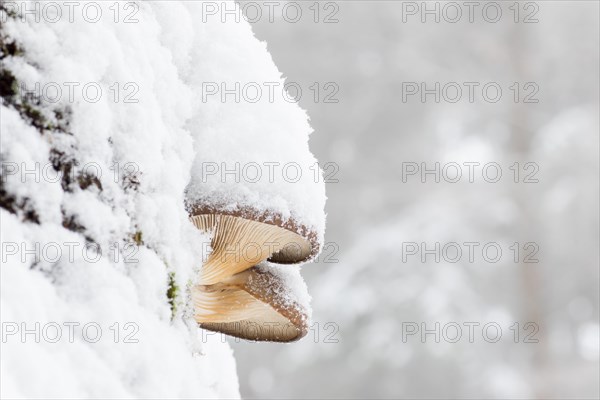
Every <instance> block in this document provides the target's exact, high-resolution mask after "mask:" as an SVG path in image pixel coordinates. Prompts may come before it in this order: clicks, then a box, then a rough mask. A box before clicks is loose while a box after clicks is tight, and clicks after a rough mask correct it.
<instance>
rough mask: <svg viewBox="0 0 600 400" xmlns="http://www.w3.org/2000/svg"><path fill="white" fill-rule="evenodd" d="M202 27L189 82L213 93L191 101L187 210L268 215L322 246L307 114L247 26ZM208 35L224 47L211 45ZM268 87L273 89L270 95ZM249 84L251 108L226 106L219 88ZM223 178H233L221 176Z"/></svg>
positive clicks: (242, 103)
mask: <svg viewBox="0 0 600 400" xmlns="http://www.w3.org/2000/svg"><path fill="white" fill-rule="evenodd" d="M198 6H199V5H198ZM232 7H233V4H232ZM228 21H229V20H228ZM202 26H203V29H204V30H205V33H206V34H205V35H202V36H200V37H198V38H197V40H198V44H197V45H196V46H195V49H198V50H197V51H193V52H192V54H191V57H192V65H194V66H195V68H194V71H193V73H192V74H191V76H190V80H191V81H192V82H194V86H196V87H203V88H204V89H207V88H208V87H210V88H211V89H212V90H218V93H217V94H214V95H208V94H207V91H203V92H202V93H200V92H199V93H196V96H195V99H194V105H193V109H194V117H193V118H192V119H191V120H190V121H189V124H188V128H189V130H190V131H191V132H192V134H193V136H194V139H195V140H194V145H195V151H196V158H195V162H194V167H193V172H192V179H191V182H190V185H189V186H188V188H187V203H188V205H198V204H200V205H208V206H212V207H213V208H216V209H218V210H223V211H230V212H231V211H236V210H239V209H248V208H249V209H253V210H255V211H256V212H257V213H259V214H262V213H272V214H274V215H278V216H280V217H281V218H282V219H284V220H288V219H291V220H293V221H295V222H296V223H297V225H299V226H305V227H306V228H308V229H309V230H312V231H315V232H316V233H317V237H318V241H319V242H322V238H323V231H324V225H325V215H324V205H325V199H326V197H325V188H324V183H323V179H322V176H321V175H322V174H321V171H320V170H319V169H318V167H317V160H316V159H315V157H314V156H313V155H312V154H311V152H310V150H309V147H308V138H309V135H310V133H311V131H312V129H311V127H310V125H309V123H308V117H307V115H306V113H305V111H303V110H302V109H301V108H300V107H299V106H298V104H296V103H292V102H290V101H289V99H288V100H286V99H285V98H284V96H283V94H282V90H283V87H284V83H285V81H284V79H283V78H282V76H281V73H280V72H279V71H278V69H277V67H276V66H275V64H274V63H273V60H272V58H271V56H270V54H269V52H268V51H267V48H266V44H265V43H263V42H260V41H259V40H258V39H257V38H255V37H254V36H253V34H252V32H251V28H250V24H249V23H247V22H246V21H244V20H241V22H239V23H236V22H235V21H234V20H233V19H231V20H230V22H228V23H221V22H220V21H213V19H209V21H207V23H203V24H202ZM213 35H218V36H219V37H222V38H223V40H222V41H220V42H219V43H210V42H209V39H208V38H210V37H211V36H213ZM200 50H201V51H200ZM210 60H215V61H214V62H211V61H210ZM217 60H218V62H217ZM265 83H267V84H271V85H276V86H274V87H275V89H274V94H273V95H272V96H270V93H269V87H268V86H266V85H265ZM247 84H250V85H253V86H254V85H255V84H256V85H257V86H258V87H260V88H261V90H262V95H261V96H260V97H259V98H258V99H257V100H256V101H255V102H249V101H247V100H248V99H245V98H244V96H243V95H242V96H241V98H240V99H239V102H236V101H235V100H236V99H235V98H234V97H235V96H234V95H233V94H229V95H227V96H226V97H225V99H224V101H223V99H222V97H221V95H222V94H223V89H226V90H233V89H235V88H236V85H238V86H239V87H240V91H241V88H243V87H244V86H245V85H247ZM215 88H217V89H215ZM252 93H254V92H252ZM252 100H253V101H254V94H253V95H252ZM226 171H237V172H234V173H229V174H226V175H224V173H225V172H226ZM257 171H258V174H260V178H257V177H258V176H259V175H258V174H257ZM236 174H237V177H236ZM257 179H258V180H257Z"/></svg>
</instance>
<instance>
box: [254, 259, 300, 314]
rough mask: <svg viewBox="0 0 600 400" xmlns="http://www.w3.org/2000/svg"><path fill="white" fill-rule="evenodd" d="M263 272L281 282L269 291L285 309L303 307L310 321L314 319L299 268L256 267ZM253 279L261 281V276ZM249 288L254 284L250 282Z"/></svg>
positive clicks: (272, 285) (262, 265)
mask: <svg viewBox="0 0 600 400" xmlns="http://www.w3.org/2000/svg"><path fill="white" fill-rule="evenodd" d="M256 268H257V269H258V270H259V271H261V272H266V273H270V274H272V275H274V276H275V277H276V278H277V279H278V280H279V281H280V283H279V284H271V285H270V286H269V291H271V292H272V293H273V295H274V296H272V297H276V298H278V299H280V300H279V301H280V302H281V306H283V307H291V306H299V307H301V308H302V309H303V310H304V312H305V313H306V315H307V316H308V319H309V320H310V318H311V317H312V308H311V306H310V301H311V297H310V294H308V288H307V286H306V282H305V281H304V279H303V278H302V276H301V275H300V270H299V269H298V268H290V267H287V266H285V265H277V264H272V263H268V262H264V263H261V264H259V265H257V266H256ZM252 279H254V280H256V279H261V278H260V275H258V276H255V277H253V278H252ZM248 285H249V286H252V285H253V283H252V281H250V282H249V283H248Z"/></svg>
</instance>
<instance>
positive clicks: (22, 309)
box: [0, 2, 325, 398]
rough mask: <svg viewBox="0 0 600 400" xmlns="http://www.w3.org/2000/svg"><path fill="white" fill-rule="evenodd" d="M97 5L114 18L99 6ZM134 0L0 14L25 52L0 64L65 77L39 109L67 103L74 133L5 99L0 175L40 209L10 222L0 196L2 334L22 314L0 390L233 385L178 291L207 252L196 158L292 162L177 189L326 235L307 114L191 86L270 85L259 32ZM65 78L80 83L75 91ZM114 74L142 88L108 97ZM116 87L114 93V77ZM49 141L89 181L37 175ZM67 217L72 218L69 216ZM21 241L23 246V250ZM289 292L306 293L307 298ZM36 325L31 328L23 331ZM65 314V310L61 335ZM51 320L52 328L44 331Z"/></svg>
mask: <svg viewBox="0 0 600 400" xmlns="http://www.w3.org/2000/svg"><path fill="white" fill-rule="evenodd" d="M57 4H58V3H57ZM96 4H101V5H102V7H103V13H104V15H110V16H112V15H113V14H112V11H111V10H109V9H108V7H110V6H111V4H112V3H109V2H99V3H96ZM138 4H139V5H140V9H139V11H138V12H137V14H136V15H135V17H136V18H137V20H138V22H137V23H133V24H124V23H115V22H114V21H113V20H112V18H102V19H100V21H98V22H97V23H93V24H92V23H88V22H85V21H83V20H81V18H75V21H74V22H69V21H68V19H66V18H63V19H61V20H59V21H58V22H55V23H49V22H47V21H41V22H40V23H34V22H32V21H28V22H22V21H20V20H13V19H9V20H8V21H7V22H6V23H4V22H3V26H2V29H3V32H4V34H6V35H8V37H10V38H13V39H16V41H17V43H18V45H19V46H20V48H22V49H24V54H23V56H15V57H7V58H6V59H4V60H3V62H4V66H5V68H7V69H8V70H10V71H11V72H12V73H13V74H14V75H15V77H16V78H17V80H18V81H19V82H21V83H23V84H25V85H26V86H27V87H28V88H33V87H35V83H36V82H40V83H41V84H42V85H44V84H46V83H51V82H56V83H58V84H59V85H60V86H62V88H63V95H62V97H61V98H60V100H59V101H58V102H56V103H49V102H43V104H42V105H41V106H40V107H41V112H42V113H43V114H44V116H45V117H46V119H47V121H49V122H50V123H57V121H56V118H55V117H54V116H53V115H54V112H55V111H56V110H65V109H70V114H69V126H68V129H67V131H68V132H69V133H72V134H67V133H64V132H57V131H47V132H44V133H43V134H41V133H40V132H39V131H38V130H36V129H35V128H33V127H32V126H30V125H29V124H28V123H26V122H25V121H24V120H23V119H22V118H21V117H20V115H19V113H18V112H17V111H15V110H14V109H13V108H12V107H10V106H8V105H7V104H4V103H3V104H2V108H1V130H2V135H1V148H2V152H1V157H2V161H3V162H5V163H16V164H11V165H18V171H17V173H13V172H14V171H11V173H10V174H9V173H6V174H4V173H3V177H2V178H3V180H4V185H3V187H4V188H5V189H6V191H7V192H8V193H11V194H12V195H14V196H15V197H16V199H17V202H25V203H26V204H27V207H28V208H29V209H33V210H35V212H36V213H37V219H38V220H39V224H38V223H35V222H31V221H28V222H25V219H26V218H25V217H26V216H25V214H24V212H22V211H19V212H18V213H17V215H15V214H12V213H10V212H8V211H7V210H5V209H0V215H1V218H2V225H1V230H2V232H1V233H2V242H3V246H5V245H7V244H10V245H13V247H11V249H12V250H14V249H15V247H14V246H16V249H17V250H16V251H14V252H12V253H14V254H9V252H6V254H5V250H6V249H7V248H3V259H2V269H1V274H2V276H1V277H2V287H1V288H2V291H1V293H2V294H1V299H2V306H1V307H2V308H1V318H2V323H3V334H4V333H5V332H4V327H5V326H7V327H8V326H10V327H15V326H18V329H19V331H18V332H17V333H15V334H12V335H9V336H7V337H6V341H4V339H5V338H4V337H3V341H4V342H3V343H2V362H1V380H2V396H3V397H44V398H49V397H56V398H67V397H77V398H83V397H102V398H108V397H120V398H123V397H146V398H148V397H152V398H157V397H170V398H174V397H195V398H198V397H209V398H215V397H238V396H239V392H238V382H237V375H236V371H235V361H234V358H233V355H232V352H231V349H230V348H229V345H228V344H227V343H223V342H222V341H220V340H209V339H210V336H207V335H204V333H203V332H202V331H200V330H198V329H197V328H196V326H195V324H194V323H193V322H191V321H192V320H191V313H190V310H189V306H188V303H187V301H188V299H187V297H186V288H188V287H189V286H190V285H191V284H192V283H193V282H194V280H195V279H196V277H197V275H198V268H199V267H200V266H199V262H198V260H202V259H203V256H205V254H202V251H203V250H206V249H205V248H204V249H203V246H200V245H199V244H200V243H202V242H204V243H206V242H208V241H209V238H208V237H205V236H203V235H202V234H201V233H200V232H198V231H197V230H196V229H195V228H194V227H193V225H192V224H191V223H190V222H189V221H188V216H187V213H186V211H185V209H184V203H185V200H186V199H185V198H184V196H185V195H184V193H185V190H186V187H188V184H189V183H190V179H191V177H192V175H193V176H194V178H197V176H198V172H197V168H198V164H199V163H202V162H203V161H210V162H213V161H215V162H216V161H218V162H221V161H225V162H241V163H245V162H250V161H254V162H258V163H262V162H264V161H267V162H269V161H275V162H281V163H286V162H291V161H293V162H297V163H298V164H300V165H302V168H303V171H302V172H303V177H302V179H301V180H300V181H299V182H297V183H293V184H291V183H290V184H287V183H286V182H283V183H281V182H280V181H281V180H276V182H275V183H274V184H266V183H264V182H262V183H258V184H255V185H248V184H245V183H244V182H242V183H241V184H230V183H229V182H225V183H221V182H217V181H213V180H210V181H208V182H206V183H205V184H198V181H197V179H196V180H195V181H194V182H195V183H194V184H193V185H191V186H190V190H189V194H190V196H192V197H191V198H193V199H204V200H207V201H211V202H212V203H217V202H220V203H223V204H224V205H226V206H231V205H232V204H238V205H243V206H253V207H255V208H256V209H265V210H266V209H269V210H272V211H276V212H279V213H281V214H282V215H284V216H292V217H294V218H295V219H296V220H297V221H299V222H301V223H303V224H306V225H308V226H310V227H314V228H315V229H317V230H318V231H319V232H320V233H321V234H322V232H323V225H324V215H323V205H324V201H325V195H324V188H323V184H322V182H319V181H320V179H313V178H314V176H315V174H314V172H313V171H312V170H308V168H309V167H310V166H312V165H313V164H314V163H315V162H316V160H315V159H314V158H313V156H312V155H311V154H310V152H309V150H308V134H309V133H310V127H309V125H308V122H307V117H306V114H305V113H304V112H303V111H302V110H301V109H300V108H299V107H298V106H297V104H294V103H289V102H282V101H276V102H273V103H271V102H269V101H267V102H266V103H265V102H260V103H258V104H244V103H240V104H237V103H234V104H225V103H220V102H218V103H217V104H209V103H205V102H203V101H202V99H201V93H202V82H203V81H217V80H219V81H223V80H236V81H244V80H252V81H257V80H265V81H277V82H283V81H282V79H281V77H280V73H279V72H278V71H277V69H276V67H275V66H274V64H273V62H272V60H271V58H270V56H269V54H268V52H267V51H266V46H265V44H264V43H260V42H259V41H258V40H257V39H255V38H254V36H253V34H252V32H251V29H250V26H249V25H248V24H247V23H245V22H244V21H243V20H242V22H241V23H238V24H236V23H234V24H227V25H224V24H221V23H215V24H202V23H200V22H199V21H201V18H202V17H201V12H202V4H201V2H151V3H145V2H141V3H138ZM62 11H63V14H64V15H68V11H67V10H66V9H63V10H62ZM65 82H79V83H80V86H79V87H78V88H77V87H76V89H75V90H74V98H73V99H69V96H68V89H67V88H66V87H65V86H64V83H65ZM87 82H93V83H97V84H99V85H100V87H101V88H102V96H101V97H100V99H99V101H97V102H90V101H86V99H85V98H84V95H83V93H82V90H81V87H82V86H83V85H84V84H85V83H87ZM126 83H134V85H135V86H134V88H137V89H139V90H137V91H136V92H135V94H134V96H133V99H134V100H137V102H133V103H125V102H123V100H124V97H125V96H126V95H130V94H131V93H132V92H133V90H132V86H129V87H125V84H126ZM115 84H117V87H119V89H120V98H119V100H118V101H116V100H115V98H114V90H112V91H111V87H114V86H112V85H115ZM92 93H93V92H92ZM130 99H131V98H130ZM53 149H54V150H59V151H60V152H62V153H64V154H65V158H66V159H70V160H76V161H77V162H78V163H79V166H76V167H75V168H74V170H75V172H74V173H75V174H78V173H81V172H82V170H83V168H85V167H88V171H89V170H90V169H89V166H93V168H92V169H91V170H93V171H96V173H95V175H96V176H97V178H98V181H99V183H100V185H101V189H100V187H98V186H99V185H91V186H89V187H86V188H82V187H81V186H80V185H78V184H77V182H75V183H72V184H71V186H70V187H69V190H64V188H63V187H61V183H60V182H54V181H52V179H49V178H50V177H54V176H55V174H56V172H55V171H54V170H52V168H50V169H49V170H48V169H45V167H46V166H48V165H49V161H48V160H49V157H50V155H51V151H52V150H53ZM36 163H37V164H36ZM25 168H27V169H28V170H30V169H34V168H37V169H38V170H39V171H40V172H39V176H38V177H36V176H35V175H34V174H29V175H27V176H23V174H22V173H21V172H22V170H24V169H25ZM132 171H133V173H132ZM3 172H5V171H3ZM317 172H318V174H317V175H318V176H319V177H320V171H319V170H317ZM309 173H310V175H309ZM132 182H133V184H132ZM136 182H139V183H136ZM315 182H317V183H315ZM132 186H133V187H132ZM65 221H71V222H73V224H72V225H73V226H76V227H78V228H77V229H75V230H74V229H72V228H71V229H67V228H66V227H65ZM67 225H68V224H67ZM132 238H137V239H132ZM135 242H138V243H137V245H136V244H135ZM86 243H88V245H89V244H90V243H91V244H94V246H93V247H94V248H97V247H98V246H99V248H100V249H101V254H100V255H98V256H97V257H96V252H95V251H94V250H93V249H92V250H87V251H86V250H84V248H85V246H86ZM49 244H51V245H49ZM36 246H38V247H37V248H39V249H40V251H38V252H37V253H38V255H40V259H38V260H36V259H35V257H34V255H31V254H28V253H26V252H24V250H26V249H35V248H36ZM48 246H50V247H48ZM69 246H70V247H69ZM70 248H72V249H73V251H72V252H70V251H69V249H70ZM42 249H48V254H44V252H43V251H41V250H42ZM57 249H58V250H57ZM55 254H57V256H56V257H55ZM169 276H172V279H173V281H174V282H173V283H174V285H176V286H177V287H178V288H179V292H178V295H177V297H176V299H175V303H176V305H177V308H176V311H174V313H175V315H174V316H173V315H172V313H173V311H172V308H171V305H170V304H169V299H168V297H167V294H166V293H167V290H168V289H169V285H170V284H169ZM295 279H296V280H295V281H294V282H295V283H296V284H297V283H298V279H300V280H301V278H300V277H299V276H297V277H295ZM302 283H303V282H302ZM303 289H304V292H305V291H306V288H305V287H303ZM297 300H298V301H302V303H303V304H307V299H306V298H302V299H297ZM36 323H39V324H40V328H39V329H38V331H39V332H40V334H41V340H36V339H37V338H36V337H35V334H28V335H25V336H24V337H23V336H22V335H21V333H22V328H26V329H34V330H35V327H36ZM65 323H67V324H68V323H76V324H79V325H75V327H74V339H73V340H70V338H69V333H70V332H69V328H68V326H67V325H65ZM90 323H91V324H94V326H99V327H100V329H101V330H102V334H101V337H100V338H99V340H98V341H97V342H94V343H92V341H91V340H88V339H90V336H91V337H95V329H90V330H88V331H87V336H86V332H83V331H82V327H83V326H84V325H85V324H90ZM115 323H118V324H119V325H115ZM128 323H130V324H129V325H127V324H128ZM56 325H58V326H60V329H61V332H62V337H61V338H60V339H59V340H58V341H57V342H56V343H51V342H50V340H48V338H54V337H55V334H54V332H55V330H54V329H55V328H56ZM44 329H46V330H44ZM115 331H116V332H118V333H119V335H118V337H116V336H115V334H116V332H115ZM134 331H135V332H134ZM213 339H214V338H213ZM115 342H117V343H115Z"/></svg>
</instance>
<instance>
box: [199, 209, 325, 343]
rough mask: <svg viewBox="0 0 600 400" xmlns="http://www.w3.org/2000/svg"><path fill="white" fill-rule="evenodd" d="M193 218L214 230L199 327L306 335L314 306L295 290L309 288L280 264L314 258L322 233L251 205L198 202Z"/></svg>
mask: <svg viewBox="0 0 600 400" xmlns="http://www.w3.org/2000/svg"><path fill="white" fill-rule="evenodd" d="M190 220H191V221H192V223H193V224H194V225H195V226H196V227H197V228H198V229H199V230H201V231H202V232H206V233H210V234H211V235H212V238H211V248H212V252H211V253H210V255H209V256H208V258H207V260H206V261H205V262H204V264H203V267H202V270H201V274H200V277H199V281H198V284H197V285H196V286H194V287H193V289H192V300H193V303H194V309H195V313H194V317H195V319H196V322H197V323H198V324H199V326H200V327H202V328H204V329H208V330H212V331H217V332H221V333H225V334H227V335H231V336H235V337H238V338H242V339H248V340H255V341H272V342H290V341H295V340H298V339H300V338H302V337H303V336H305V335H306V333H307V331H308V321H309V316H308V309H307V308H308V307H307V306H306V305H304V304H301V302H299V301H297V300H296V299H297V298H298V297H303V296H304V297H306V296H307V294H305V293H294V292H298V291H303V292H306V287H305V286H304V285H293V284H290V282H288V281H287V280H286V279H285V278H283V277H282V276H281V275H280V274H277V273H276V271H275V269H274V264H298V263H302V262H306V261H309V260H311V259H312V258H313V257H314V256H315V255H316V254H318V251H319V243H318V240H317V239H316V238H317V234H316V233H315V232H314V231H311V230H310V229H307V228H306V227H305V226H301V225H298V224H297V223H295V222H294V221H292V220H290V219H288V220H284V219H282V218H281V217H280V216H278V215H268V214H266V213H262V214H261V213H258V212H253V211H251V210H238V211H236V212H223V211H215V210H212V209H208V208H198V207H194V208H192V211H191V215H190ZM290 272H291V271H290ZM294 272H296V273H298V269H295V271H294ZM298 278H299V273H298ZM299 279H301V278H299Z"/></svg>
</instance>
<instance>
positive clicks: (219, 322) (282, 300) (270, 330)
mask: <svg viewBox="0 0 600 400" xmlns="http://www.w3.org/2000/svg"><path fill="white" fill-rule="evenodd" d="M293 290H298V289H297V288H292V287H291V286H290V285H289V284H288V283H287V282H286V281H285V279H283V278H282V277H281V276H278V275H277V274H275V273H272V272H269V271H268V270H266V269H264V268H260V267H253V268H251V269H248V270H246V271H244V272H242V273H239V274H236V275H234V276H232V277H230V278H229V279H227V280H226V281H224V282H219V283H217V284H214V285H197V286H195V287H194V288H193V289H192V299H193V302H194V307H195V313H194V317H195V319H196V322H197V323H198V325H199V326H200V327H201V328H204V329H208V330H212V331H216V332H221V333H225V334H227V335H231V336H235V337H238V338H241V339H247V340H255V341H269V342H292V341H296V340H299V339H300V338H302V337H304V336H305V335H306V333H307V332H308V323H309V315H308V312H309V310H308V309H307V308H306V307H305V306H304V305H301V304H300V303H298V302H297V301H295V300H293V297H294V296H290V295H289V294H290V291H293ZM302 290H304V291H306V287H305V286H304V287H303V289H302Z"/></svg>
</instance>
